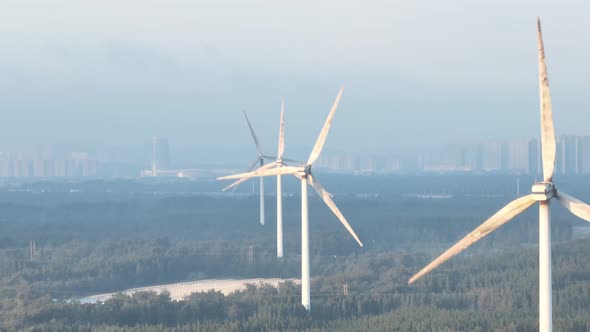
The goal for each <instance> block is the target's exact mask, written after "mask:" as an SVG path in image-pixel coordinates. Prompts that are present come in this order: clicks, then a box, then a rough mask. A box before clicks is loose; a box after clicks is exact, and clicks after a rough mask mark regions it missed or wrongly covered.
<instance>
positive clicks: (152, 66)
mask: <svg viewBox="0 0 590 332" xmlns="http://www.w3.org/2000/svg"><path fill="white" fill-rule="evenodd" d="M589 10H590V4H588V3H587V2H585V1H582V0H578V1H561V2H556V1H532V0H525V1H508V0H496V1H488V0H484V1H466V0H465V1H363V2H360V1H359V2H353V1H333V0H328V1H181V0H168V1H145V0H144V1H137V0H129V1H110V0H106V1H74V0H70V1H64V0H54V1H42V0H40V1H29V0H4V1H2V2H1V3H0V12H2V13H3V15H2V16H3V18H2V20H0V46H1V50H2V52H0V73H1V74H0V96H1V98H0V112H1V114H3V115H4V116H3V117H2V121H1V123H0V140H1V141H2V144H0V147H6V146H11V145H12V144H13V142H19V143H20V144H23V145H26V144H34V143H38V142H43V143H45V142H56V143H64V142H71V141H72V140H74V141H75V142H77V143H84V144H86V143H88V144H97V143H102V144H107V145H108V144H117V142H119V143H118V144H120V145H127V146H133V145H141V144H143V143H144V142H147V141H149V136H151V135H153V134H158V135H162V136H167V137H169V139H170V143H171V144H172V145H175V146H184V147H190V146H200V145H207V146H208V148H210V149H216V148H219V149H224V151H228V153H233V152H234V150H240V151H243V150H244V148H250V146H248V145H245V144H246V143H247V144H250V142H249V141H247V140H249V137H248V136H247V135H248V132H247V129H246V127H245V124H244V123H243V119H242V116H241V109H242V108H246V109H247V111H248V112H249V113H250V116H251V119H252V121H253V124H254V126H255V128H256V130H257V131H258V133H259V136H261V138H262V141H263V144H264V145H265V146H268V149H270V150H272V151H274V149H275V142H276V137H275V136H276V131H277V125H276V124H277V122H278V115H279V105H280V98H281V97H282V96H284V97H285V98H286V102H287V115H286V119H287V127H286V130H287V144H288V145H287V153H288V152H289V149H290V147H291V149H293V150H295V152H294V154H296V155H299V154H304V151H307V150H309V149H310V148H311V146H312V144H313V141H314V140H315V136H316V135H317V132H318V131H319V128H320V127H321V125H322V122H323V120H324V118H325V116H326V114H327V112H328V110H329V107H330V105H331V103H332V101H333V99H334V97H335V96H336V93H337V91H338V88H339V87H340V85H342V84H344V85H345V86H346V90H345V93H344V97H343V99H342V103H341V109H340V110H339V113H338V114H337V115H336V119H335V122H334V126H333V131H332V133H331V135H330V138H329V139H328V145H327V148H332V149H334V150H350V151H351V152H353V153H356V152H360V151H362V150H363V149H366V150H368V152H370V153H380V154H388V153H396V151H402V150H405V149H408V148H413V147H416V146H420V145H424V144H428V142H429V141H433V140H436V141H441V140H442V141H448V140H457V139H473V138H486V137H490V138H498V137H507V138H509V137H529V136H537V135H538V127H539V119H538V97H537V91H538V88H537V81H536V76H537V73H536V71H537V64H536V53H535V52H536V37H535V19H536V16H537V15H540V16H541V18H542V20H543V26H544V33H545V41H546V48H547V56H548V63H549V73H550V82H551V86H552V92H553V100H554V111H555V119H556V128H557V130H558V132H562V133H566V132H568V133H578V134H590V130H588V129H587V128H588V125H587V123H586V119H588V116H587V115H586V114H587V112H588V110H589V106H590V103H588V102H587V101H586V100H585V99H584V98H583V97H584V95H585V92H586V82H587V80H586V78H587V77H589V76H590V75H589V74H590V65H589V64H587V63H586V61H585V59H588V58H590V48H589V46H588V43H587V41H586V36H587V35H588V33H589V32H590V20H588V19H587V17H588V12H589ZM109 131H110V133H109V134H107V132H109ZM300 152H301V153H300Z"/></svg>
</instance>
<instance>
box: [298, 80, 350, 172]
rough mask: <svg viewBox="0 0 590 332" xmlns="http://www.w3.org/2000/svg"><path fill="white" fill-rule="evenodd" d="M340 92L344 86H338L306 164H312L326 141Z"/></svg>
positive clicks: (340, 95) (340, 96)
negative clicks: (338, 90) (338, 88)
mask: <svg viewBox="0 0 590 332" xmlns="http://www.w3.org/2000/svg"><path fill="white" fill-rule="evenodd" d="M342 92H344V87H342V88H340V92H338V96H336V100H335V101H334V104H333V105H332V109H331V110H330V113H329V114H328V118H327V119H326V122H325V123H324V127H323V128H322V131H321V132H320V135H319V136H318V139H317V141H316V142H315V146H314V147H313V150H311V154H310V155H309V159H308V160H307V164H308V165H311V164H313V163H314V162H315V161H316V160H317V159H318V157H319V156H320V153H321V152H322V148H323V147H324V143H326V138H327V137H328V132H329V131H330V127H331V126H332V119H333V118H334V114H335V113H336V109H338V103H340V98H342Z"/></svg>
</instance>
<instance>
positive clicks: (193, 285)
mask: <svg viewBox="0 0 590 332" xmlns="http://www.w3.org/2000/svg"><path fill="white" fill-rule="evenodd" d="M286 282H291V283H294V284H296V285H299V284H301V281H300V280H299V279H279V278H270V279H262V278H255V279H209V280H200V281H190V282H181V283H177V284H167V285H157V286H148V287H138V288H130V289H127V290H124V291H122V292H119V293H122V294H125V295H130V296H131V295H133V294H134V293H137V292H155V293H157V294H159V293H162V292H164V291H167V292H169V293H170V298H171V299H172V300H174V301H180V300H183V299H184V298H185V297H187V296H189V295H191V294H192V293H206V292H208V291H218V292H221V293H223V295H229V294H231V293H234V292H237V291H242V290H245V289H246V288H247V285H254V286H256V287H261V286H272V287H275V288H278V287H279V285H280V284H282V283H286ZM115 294H118V293H105V294H97V295H91V296H88V297H85V298H83V299H81V300H80V301H81V302H86V303H95V302H104V301H106V300H108V299H110V298H111V297H113V296H114V295H115Z"/></svg>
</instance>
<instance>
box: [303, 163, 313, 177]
mask: <svg viewBox="0 0 590 332" xmlns="http://www.w3.org/2000/svg"><path fill="white" fill-rule="evenodd" d="M303 174H305V176H307V175H309V174H311V165H305V167H304V168H303Z"/></svg>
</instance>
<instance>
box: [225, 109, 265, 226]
mask: <svg viewBox="0 0 590 332" xmlns="http://www.w3.org/2000/svg"><path fill="white" fill-rule="evenodd" d="M243 112H244V117H245V118H246V122H247V123H248V128H250V134H252V139H253V140H254V144H255V145H256V151H257V152H258V158H256V160H255V161H254V162H253V163H252V166H250V168H249V169H248V171H252V170H253V169H254V167H256V165H257V164H259V165H260V167H263V166H264V159H272V157H269V156H267V155H265V154H264V153H262V148H261V147H260V143H259V142H258V137H257V136H256V133H255V132H254V128H252V124H251V123H250V119H248V114H246V111H243ZM226 189H227V188H226ZM224 190H225V189H224ZM260 224H261V225H264V179H263V177H260Z"/></svg>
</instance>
